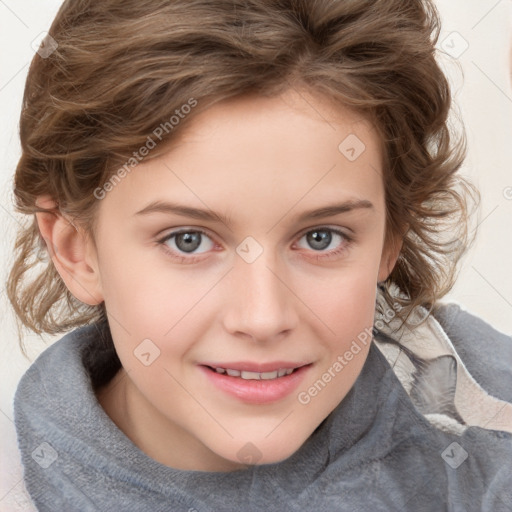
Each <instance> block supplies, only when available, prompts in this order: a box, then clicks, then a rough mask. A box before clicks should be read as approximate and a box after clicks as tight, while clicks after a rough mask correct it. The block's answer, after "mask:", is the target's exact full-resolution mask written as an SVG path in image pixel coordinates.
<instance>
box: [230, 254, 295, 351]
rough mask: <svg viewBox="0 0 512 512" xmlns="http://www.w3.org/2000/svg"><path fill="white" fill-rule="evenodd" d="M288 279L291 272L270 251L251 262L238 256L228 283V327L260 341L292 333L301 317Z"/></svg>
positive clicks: (231, 330) (232, 332)
mask: <svg viewBox="0 0 512 512" xmlns="http://www.w3.org/2000/svg"><path fill="white" fill-rule="evenodd" d="M289 281H290V276H289V272H287V271H286V270H285V269H284V265H282V264H281V265H280V264H279V261H278V259H277V258H275V257H274V256H273V255H272V254H271V253H270V251H263V254H261V255H260V256H259V257H258V258H257V259H256V261H254V262H252V263H248V262H246V261H245V260H244V259H242V258H240V257H238V256H237V257H236V259H235V263H234V268H233V270H232V271H231V272H230V273H229V276H228V279H227V282H226V283H225V285H226V286H227V287H228V288H229V292H228V295H227V296H228V297H229V299H228V307H227V310H226V314H225V317H224V327H225V329H226V330H227V331H228V332H229V333H230V334H232V335H234V336H238V337H245V338H247V339H251V340H253V341H257V342H272V341H273V340H277V339H278V338H279V337H280V336H283V335H285V334H289V333H290V332H291V331H292V330H293V329H294V328H295V327H296V326H297V323H298V318H299V317H298V314H297V310H296V307H297V303H298V302H299V301H298V300H297V298H296V297H295V295H294V293H293V292H292V290H291V289H293V287H292V286H291V284H290V282H289ZM290 288H291V289H290Z"/></svg>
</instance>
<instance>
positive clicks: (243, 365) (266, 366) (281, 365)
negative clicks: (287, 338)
mask: <svg viewBox="0 0 512 512" xmlns="http://www.w3.org/2000/svg"><path fill="white" fill-rule="evenodd" d="M307 364H310V363H297V362H292V361H273V362H270V363H254V362H250V361H233V362H230V363H215V362H214V363H202V366H209V367H211V368H229V369H231V370H239V371H241V372H256V373H265V372H275V371H277V370H284V369H290V368H294V369H295V368H299V367H301V366H305V365H307Z"/></svg>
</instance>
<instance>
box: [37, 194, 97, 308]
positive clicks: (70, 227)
mask: <svg viewBox="0 0 512 512" xmlns="http://www.w3.org/2000/svg"><path fill="white" fill-rule="evenodd" d="M36 206H38V207H39V208H44V209H45V210H51V211H46V212H37V213H36V219H37V223H38V226H39V231H40V233H41V236H42V238H43V239H44V241H45V242H46V246H47V248H48V252H49V255H50V257H51V259H52V261H53V263H54V265H55V268H56V269H57V272H58V273H59V275H60V276H61V278H62V280H63V281H64V283H65V285H66V287H67V288H68V290H69V291H70V292H71V293H72V294H73V295H74V296H75V297H76V298H77V299H78V300H79V301H81V302H83V303H85V304H89V305H91V306H94V305H97V304H100V303H101V302H103V295H102V291H101V281H100V278H99V277H100V276H99V269H98V265H97V259H96V258H95V257H94V255H95V250H94V247H93V244H92V241H91V240H90V239H89V237H88V236H87V235H86V234H85V233H84V232H83V230H80V229H79V228H77V227H76V226H75V225H74V224H73V222H72V221H71V220H70V219H69V218H67V217H66V216H65V215H63V214H62V213H61V212H60V211H59V209H58V207H57V206H56V204H55V202H54V201H53V200H52V199H51V197H49V196H41V197H39V198H38V199H37V201H36Z"/></svg>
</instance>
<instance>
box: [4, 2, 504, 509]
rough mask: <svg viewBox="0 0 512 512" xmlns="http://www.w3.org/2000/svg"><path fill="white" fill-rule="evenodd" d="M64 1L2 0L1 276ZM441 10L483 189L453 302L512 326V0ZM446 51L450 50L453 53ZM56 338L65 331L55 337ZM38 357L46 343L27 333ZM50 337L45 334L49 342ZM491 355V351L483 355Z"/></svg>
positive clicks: (17, 470)
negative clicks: (31, 89) (50, 39)
mask: <svg viewBox="0 0 512 512" xmlns="http://www.w3.org/2000/svg"><path fill="white" fill-rule="evenodd" d="M60 3H61V2H60V0H59V1H57V0H0V47H1V52H0V117H1V122H0V155H1V158H0V226H1V229H2V233H1V240H2V243H1V246H0V258H1V259H2V265H1V268H2V277H3V280H2V282H4V281H5V276H6V274H7V269H8V266H9V264H10V255H11V245H12V241H13V237H14V232H15V229H16V226H17V222H18V217H16V216H14V215H13V213H12V206H11V203H12V193H11V180H12V175H13V172H14V169H15V167H16V163H17V160H18V158H19V141H18V136H17V128H18V117H19V111H20V107H21V98H22V92H23V86H24V80H25V77H26V74H27V71H28V64H29V62H30V59H31V58H32V55H33V52H34V51H33V49H32V48H31V43H32V41H34V39H37V36H38V35H39V34H40V33H41V32H42V31H44V30H47V29H48V28H49V26H50V23H51V21H52V19H53V17H54V15H55V13H56V11H57V8H58V7H59V5H60ZM438 6H439V9H440V11H441V15H442V18H443V31H442V35H441V39H440V43H439V47H440V48H441V49H442V50H443V51H444V52H445V55H440V59H441V61H442V63H443V66H444V67H445V69H446V70H447V72H448V73H449V75H450V79H451V81H452V84H453V91H454V96H455V100H456V102H457V104H458V107H459V110H460V114H461V116H462V118H463V121H464V123H465V124H466V129H467V135H468V142H469V156H468V159H467V162H466V165H465V167H464V173H465V174H467V175H469V176H470V177H471V178H472V179H473V181H474V182H475V183H476V184H477V185H478V187H479V188H480V190H481V193H482V204H481V207H480V211H479V217H478V224H479V234H478V239H477V242H476V244H475V246H474V248H473V249H472V250H471V252H470V253H469V254H468V255H467V256H466V257H465V259H464V260H463V265H462V269H461V272H460V275H459V279H458V282H457V285H456V286H455V288H454V289H453V291H452V292H451V293H450V294H449V295H448V296H447V297H446V299H445V300H446V301H453V302H457V303H459V304H460V305H461V306H462V307H464V308H465V309H467V310H468V311H470V312H472V313H474V314H476V315H478V316H480V317H481V318H483V319H484V320H485V321H487V322H489V323H490V324H491V325H493V326H494V327H496V328H497V329H499V330H501V331H502V332H505V333H507V334H509V335H511V334H512V272H511V271H510V264H511V262H512V229H511V226H512V90H511V84H510V71H509V60H510V59H509V50H510V46H511V44H510V43H511V40H512V30H511V27H512V1H511V0H499V1H498V0H438ZM446 53H448V54H450V55H451V56H450V55H446ZM0 308H1V310H0V311H1V312H0V327H1V332H2V333H3V351H2V356H3V357H2V358H0V375H1V376H2V377H1V379H2V385H1V393H0V434H1V436H0V439H1V452H0V461H1V473H0V511H10V512H12V511H16V510H25V511H27V510H32V508H31V506H30V505H29V504H28V502H27V500H26V498H25V496H24V493H23V487H22V473H21V467H20V463H19V457H18V452H17V447H16V437H15V430H14V425H13V423H12V418H13V414H12V398H13V395H14V391H15V389H16V385H17V383H18V381H19V379H20V377H21V375H22V374H23V372H24V371H25V370H26V369H27V368H28V366H29V364H30V361H29V360H26V359H25V358H23V357H22V356H21V354H20V352H19V349H18V345H17V338H16V330H15V328H14V322H13V317H12V312H11V311H10V309H9V306H8V303H7V300H6V297H5V290H4V285H3V284H2V285H1V286H0ZM57 339H58V338H57ZM26 341H27V345H28V347H29V352H30V355H31V358H34V357H36V356H37V354H38V353H40V351H41V350H42V349H44V347H45V345H44V344H43V343H42V341H41V340H40V339H39V338H38V337H37V336H31V337H28V338H27V340H26ZM51 341H52V339H51V338H48V343H49V342H51ZM483 357H485V354H483Z"/></svg>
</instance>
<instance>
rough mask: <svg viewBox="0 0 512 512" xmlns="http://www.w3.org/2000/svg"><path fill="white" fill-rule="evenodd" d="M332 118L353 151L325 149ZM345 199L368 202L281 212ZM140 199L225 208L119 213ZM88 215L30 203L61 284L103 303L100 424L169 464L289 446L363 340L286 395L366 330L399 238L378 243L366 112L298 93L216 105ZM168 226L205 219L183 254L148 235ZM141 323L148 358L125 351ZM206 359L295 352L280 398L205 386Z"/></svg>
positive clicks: (173, 243)
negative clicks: (302, 369) (82, 221)
mask: <svg viewBox="0 0 512 512" xmlns="http://www.w3.org/2000/svg"><path fill="white" fill-rule="evenodd" d="M349 134H356V135H357V137H358V138H359V139H360V140H361V141H363V142H364V144H365V146H366V149H365V151H364V152H363V153H362V154H361V155H360V156H359V157H358V158H357V159H356V160H355V161H354V162H351V161H349V160H348V159H347V158H346V157H345V155H344V154H342V153H341V152H340V150H339V149H338V146H339V144H340V143H341V142H342V141H343V140H344V139H345V138H346V137H347V136H348V135H349ZM349 199H364V200H367V201H370V202H371V203H372V204H373V207H372V208H358V209H353V210H351V211H348V212H345V213H341V214H336V215H330V216H325V217H322V218H318V219H313V220H309V221H302V222H299V221H298V220H297V219H298V217H299V216H300V214H301V213H303V212H305V211H308V210H311V209H316V208H320V207H323V206H326V205H329V204H332V203H337V202H341V201H345V200H349ZM154 200H165V201H173V202H177V203H180V204H184V205H187V206H193V207H196V208H202V209H208V208H209V209H211V210H212V211H214V212H217V213H219V214H222V215H224V216H226V217H229V219H230V224H229V226H228V225H226V224H224V223H222V222H213V221H207V220H198V219H194V218H191V217H183V216H179V215H176V214H171V213H161V212H156V213H151V214H147V215H136V212H138V211H139V210H141V209H143V208H144V207H145V206H146V205H148V204H149V203H150V202H152V201H154ZM39 204H40V205H42V206H49V205H50V204H51V200H50V198H48V197H41V198H40V199H39ZM98 215H99V216H98V229H97V233H96V234H95V240H94V241H95V243H93V241H92V239H91V238H90V237H89V236H88V235H87V234H86V233H85V234H84V233H83V232H82V231H81V230H80V229H75V228H74V227H73V226H72V225H70V224H69V222H68V221H67V220H66V218H65V216H62V215H60V214H58V215H51V214H47V213H38V214H37V218H38V222H39V226H40V229H41V233H42V235H43V237H44V238H45V239H46V241H47V244H48V246H49V248H50V251H51V256H52V259H53V261H54V263H55V265H56V268H57V270H58V271H59V273H60V275H61V276H62V278H63V280H64V281H65V283H66V285H67V286H68V288H69V289H70V291H71V292H72V293H73V294H74V295H75V296H76V297H77V298H78V299H79V300H81V301H82V302H85V303H87V304H98V303H100V302H101V301H105V305H106V308H107V311H108V315H109V325H110V328H111V332H112V337H113V340H114V343H115V346H116V350H117V352H118V355H119V358H120V360H121V362H122V364H123V369H122V370H121V371H120V372H119V373H118V374H117V375H116V376H115V377H114V379H113V380H112V381H111V382H110V383H109V384H108V385H107V386H106V387H105V388H103V389H101V390H100V391H99V392H98V400H99V402H100V403H101V405H102V406H103V408H104V409H105V411H106V412H107V414H108V415H109V416H110V418H111V419H112V420H113V421H114V422H115V424H116V425H117V426H118V427H119V428H120V429H121V430H122V431H123V432H124V433H125V434H126V435H127V436H128V437H129V438H130V439H131V440H132V441H133V443H134V444H135V445H136V446H138V447H139V448H140V449H141V450H142V451H143V452H145V453H146V454H147V455H149V456H150V457H152V458H153V459H155V460H157V461H159V462H161V463H162V464H165V465H168V466H171V467H175V468H178V469H185V470H200V471H233V470H238V469H243V468H245V467H247V466H246V465H245V464H244V462H245V461H244V460H242V459H240V458H239V455H238V452H239V450H240V449H241V448H242V447H244V446H246V445H247V443H252V444H251V445H248V446H251V447H252V446H254V447H256V449H257V454H258V455H257V457H256V455H255V456H254V458H255V459H256V458H258V460H257V463H258V464H267V463H274V462H278V461H281V460H284V459H286V458H288V457H289V456H291V455H292V454H293V453H294V452H296V451H297V450H298V449H299V448H300V446H301V445H302V444H303V443H304V442H305V441H306V440H307V439H308V437H309V436H310V435H311V433H312V432H313V431H314V430H315V429H316V427H317V426H318V425H319V424H320V423H321V422H322V421H323V420H324V419H325V418H326V417H327V416H328V415H329V413H330V412H331V411H332V410H333V409H334V408H335V407H336V406H337V405H338V404H339V403H340V402H341V401H342V400H343V398H344V397H345V395H346V394H347V393H348V391H349V390H350V388H351V387H352V385H353V384H354V382H355V380H356V378H357V376H358V375H359V373H360V371H361V369H362V366H363V364H364V362H365V360H366V356H367V354H368V350H369V344H368V345H366V346H362V350H361V351H360V352H359V353H358V354H357V355H355V356H354V357H353V359H352V360H351V361H350V362H348V363H347V365H346V367H345V368H344V369H343V371H342V372H340V373H339V374H337V376H336V377H335V378H334V379H333V382H335V383H333V382H331V383H330V384H328V385H327V386H326V387H325V388H324V389H323V390H322V391H321V392H320V393H318V395H317V396H315V397H314V398H313V399H311V401H310V402H309V403H308V404H301V403H300V402H299V401H298V398H297V396H298V393H299V392H301V391H305V390H307V389H308V388H309V387H310V386H311V385H312V384H313V383H314V382H315V381H317V380H318V379H320V378H321V376H322V374H324V373H325V372H326V371H328V369H329V368H330V367H332V365H333V363H334V362H335V361H336V360H337V358H338V356H339V355H342V354H344V353H345V352H346V351H347V350H348V349H349V347H350V345H351V343H352V342H353V340H355V339H356V338H357V336H358V334H360V333H361V332H363V331H364V329H365V328H366V329H369V328H371V326H372V325H373V320H374V312H375V310H374V307H375V298H376V285H377V282H378V281H383V280H385V279H386V278H387V276H388V275H389V273H390V272H391V270H392V268H393V266H394V264H395V262H396V259H397V256H398V252H399V247H398V245H397V244H393V247H391V246H388V247H385V246H384V232H385V198H384V187H383V181H382V169H381V151H380V143H379V140H378V138H377V135H376V132H375V130H374V129H373V128H372V126H371V125H370V123H368V122H366V121H365V120H364V119H362V118H361V117H360V116H359V115H357V114H354V113H352V112H350V111H348V110H346V109H343V108H340V107H339V106H334V105H332V104H330V103H329V102H328V101H327V100H326V99H325V98H322V97H320V96H313V95H311V94H307V93H306V92H302V93H301V94H298V93H297V92H296V91H288V92H287V93H285V94H283V95H282V96H280V97H275V98H271V99H269V98H262V97H254V96H246V97H242V98H238V99H236V100H229V101H227V102H223V103H220V104H217V105H215V106H214V107H212V108H210V109H209V110H207V111H205V112H202V113H200V114H199V115H198V116H197V117H195V118H194V119H192V120H191V124H190V125H189V126H187V128H186V130H185V131H183V132H182V134H181V136H180V138H179V140H178V141H177V142H176V143H175V144H173V145H172V146H171V147H170V149H169V150H168V151H167V152H166V153H165V154H163V155H162V156H160V157H158V158H156V159H153V160H150V161H147V162H143V163H141V164H139V165H138V166H137V167H136V168H135V169H134V170H133V171H132V172H131V173H130V174H128V175H127V176H126V177H125V178H124V179H123V180H121V182H120V183H119V184H117V186H116V187H115V188H114V189H113V190H112V191H110V192H108V193H107V195H106V197H105V198H104V199H103V200H101V201H100V205H99V210H98ZM182 228H190V229H189V231H192V232H193V230H194V229H197V228H201V229H203V230H205V231H206V232H207V234H208V236H206V237H205V236H203V237H202V241H201V244H200V245H199V246H197V245H196V246H194V247H197V248H196V249H195V250H194V252H193V253H192V254H190V253H188V252H185V251H183V246H184V245H183V244H181V245H179V246H178V245H177V243H178V242H177V239H176V238H173V239H170V240H168V241H167V242H166V244H159V243H158V240H161V239H162V238H163V237H164V236H166V235H168V234H170V233H172V232H173V231H176V230H177V229H182ZM315 228H323V229H322V231H321V233H324V235H327V236H329V234H331V235H332V237H331V241H330V243H327V242H328V241H327V242H325V243H324V246H323V248H321V249H319V248H318V246H315V245H313V246H312V245H311V243H312V241H311V239H310V237H308V236H307V234H308V233H310V234H311V232H312V231H313V232H314V230H315ZM326 228H334V229H339V230H340V231H342V232H343V233H345V234H346V235H350V236H352V237H353V240H352V242H350V243H349V242H347V240H346V239H345V238H344V237H343V236H339V235H336V234H335V233H333V232H331V231H329V230H328V229H327V230H326ZM325 230H326V231H325ZM248 236H250V237H252V238H253V239H255V240H256V241H257V243H258V244H259V245H260V246H261V248H262V249H263V252H262V254H261V255H260V256H259V257H257V258H256V259H255V261H253V262H252V263H248V262H247V261H246V260H244V259H243V258H242V257H240V256H239V255H238V253H237V252H236V249H237V247H239V246H240V244H241V242H242V241H244V239H246V237H248ZM313 242H314V240H313ZM165 247H167V249H168V251H174V254H175V255H174V256H173V255H172V254H171V252H166V250H165V249H164V248H165ZM180 249H181V250H180ZM336 249H341V252H340V253H339V254H337V255H333V252H334V251H335V250H336ZM321 255H323V258H321ZM180 256H181V258H185V259H183V260H180ZM187 258H188V259H187ZM193 258H196V261H194V262H190V261H191V260H192V259H193ZM144 339H150V340H151V341H152V343H153V344H154V345H155V346H156V347H158V349H159V350H160V355H159V357H158V358H157V359H155V360H154V361H153V362H152V363H151V364H150V365H149V366H145V365H144V364H142V363H141V361H140V360H139V359H138V358H137V357H135V355H134V350H136V349H137V347H138V346H139V345H140V343H141V342H142V340H144ZM212 360H214V361H221V362H224V361H226V362H227V361H255V362H269V361H276V360H287V361H300V362H309V363H312V366H311V368H310V369H309V370H308V374H307V378H306V379H305V380H304V382H303V383H301V385H300V386H299V388H298V389H297V390H296V391H294V392H292V393H291V394H290V395H288V396H286V397H285V398H283V399H281V400H279V401H277V402H273V403H270V404H248V403H245V402H242V401H240V400H238V399H236V398H234V397H232V396H230V395H227V394H225V393H224V392H222V391H220V390H218V389H217V388H216V387H214V386H212V385H211V384H210V382H209V380H208V379H207V378H206V376H205V375H204V374H203V372H202V371H200V370H199V367H198V364H199V363H201V362H205V361H212ZM250 449H251V450H255V449H254V448H250Z"/></svg>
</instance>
